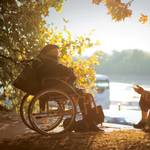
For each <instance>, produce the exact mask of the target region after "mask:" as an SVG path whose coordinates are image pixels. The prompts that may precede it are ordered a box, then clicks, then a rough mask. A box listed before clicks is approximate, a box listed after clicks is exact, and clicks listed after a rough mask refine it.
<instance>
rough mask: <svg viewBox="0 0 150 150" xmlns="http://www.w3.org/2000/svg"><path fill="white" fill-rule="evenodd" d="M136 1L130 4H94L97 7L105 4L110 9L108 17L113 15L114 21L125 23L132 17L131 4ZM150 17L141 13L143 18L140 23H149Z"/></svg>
mask: <svg viewBox="0 0 150 150" xmlns="http://www.w3.org/2000/svg"><path fill="white" fill-rule="evenodd" d="M133 1H134V0H131V1H129V2H128V3H126V4H125V3H122V2H121V0H93V1H92V3H93V4H96V5H100V3H104V4H105V6H106V7H107V9H108V13H107V14H108V15H111V17H112V20H115V21H118V22H119V21H122V20H123V21H124V20H125V18H126V17H131V15H132V10H130V9H129V7H130V6H131V3H132V2H133ZM147 21H148V17H147V15H144V14H142V13H141V18H140V19H139V22H143V23H145V22H147Z"/></svg>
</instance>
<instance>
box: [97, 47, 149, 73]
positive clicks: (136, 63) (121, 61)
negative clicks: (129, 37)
mask: <svg viewBox="0 0 150 150" xmlns="http://www.w3.org/2000/svg"><path fill="white" fill-rule="evenodd" d="M99 62H100V65H99V66H96V68H95V69H96V73H100V74H108V75H109V74H114V75H115V74H116V75H129V74H132V75H133V74H135V75H149V76H150V53H148V52H144V51H142V50H138V49H134V50H122V51H121V52H118V51H116V50H114V51H112V54H106V53H104V55H103V59H100V60H99Z"/></svg>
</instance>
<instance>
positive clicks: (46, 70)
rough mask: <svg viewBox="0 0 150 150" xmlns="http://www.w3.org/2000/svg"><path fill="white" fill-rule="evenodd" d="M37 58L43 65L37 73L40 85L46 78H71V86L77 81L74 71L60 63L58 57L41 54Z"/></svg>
mask: <svg viewBox="0 0 150 150" xmlns="http://www.w3.org/2000/svg"><path fill="white" fill-rule="evenodd" d="M37 58H39V59H40V60H41V61H42V65H41V66H40V67H39V68H38V69H37V71H36V74H37V80H38V83H39V85H41V84H42V79H43V78H44V77H69V81H68V82H69V83H70V84H72V83H73V82H74V81H75V80H76V76H75V74H74V72H73V69H72V68H70V67H66V66H65V65H63V64H61V63H59V61H58V59H57V57H54V56H48V55H46V54H44V53H39V54H38V56H37Z"/></svg>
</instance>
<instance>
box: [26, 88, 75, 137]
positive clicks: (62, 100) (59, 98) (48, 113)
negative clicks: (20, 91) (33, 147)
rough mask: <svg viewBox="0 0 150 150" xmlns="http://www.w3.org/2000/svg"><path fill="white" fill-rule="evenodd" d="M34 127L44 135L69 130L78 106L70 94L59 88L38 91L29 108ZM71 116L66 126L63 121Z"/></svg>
mask: <svg viewBox="0 0 150 150" xmlns="http://www.w3.org/2000/svg"><path fill="white" fill-rule="evenodd" d="M28 116H29V120H30V122H31V124H32V126H33V128H34V129H35V130H36V131H37V132H39V133H41V134H44V135H53V134H60V133H64V132H66V131H68V130H69V129H70V128H71V127H72V124H73V123H74V120H75V116H76V107H75V105H74V102H73V101H72V99H71V98H70V97H69V95H68V94H67V93H65V92H63V91H60V90H57V89H45V90H42V91H40V92H39V93H37V94H36V95H35V96H34V97H33V99H32V101H31V103H30V105H29V110H28ZM67 117H70V118H71V120H70V122H69V124H68V126H67V127H66V128H63V121H64V120H65V118H67Z"/></svg>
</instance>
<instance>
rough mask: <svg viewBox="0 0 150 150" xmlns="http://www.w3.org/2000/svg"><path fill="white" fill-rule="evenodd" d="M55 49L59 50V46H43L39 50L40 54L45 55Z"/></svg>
mask: <svg viewBox="0 0 150 150" xmlns="http://www.w3.org/2000/svg"><path fill="white" fill-rule="evenodd" d="M55 48H59V46H57V45H55V44H48V45H46V46H44V47H43V48H42V49H41V51H40V53H45V54H46V53H47V52H49V51H51V50H53V49H55Z"/></svg>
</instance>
